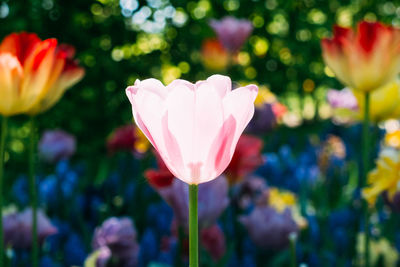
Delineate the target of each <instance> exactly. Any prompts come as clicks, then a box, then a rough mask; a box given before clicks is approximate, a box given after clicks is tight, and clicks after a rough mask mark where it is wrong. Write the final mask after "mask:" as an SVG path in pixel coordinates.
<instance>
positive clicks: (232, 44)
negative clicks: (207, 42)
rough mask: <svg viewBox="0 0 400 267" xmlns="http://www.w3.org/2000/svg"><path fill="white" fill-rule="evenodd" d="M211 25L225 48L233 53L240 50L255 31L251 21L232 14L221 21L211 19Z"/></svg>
mask: <svg viewBox="0 0 400 267" xmlns="http://www.w3.org/2000/svg"><path fill="white" fill-rule="evenodd" d="M210 26H211V27H212V28H213V29H214V31H215V33H216V34H217V36H218V39H219V41H220V42H221V43H222V45H223V46H224V47H225V49H226V50H228V51H229V52H231V53H236V52H238V51H239V50H240V48H241V47H242V45H243V44H244V42H245V41H246V40H247V38H248V37H249V35H250V34H251V32H252V31H253V25H252V24H251V22H250V21H248V20H246V19H237V18H234V17H230V16H228V17H224V18H223V19H221V20H219V21H218V20H214V19H213V20H211V21H210Z"/></svg>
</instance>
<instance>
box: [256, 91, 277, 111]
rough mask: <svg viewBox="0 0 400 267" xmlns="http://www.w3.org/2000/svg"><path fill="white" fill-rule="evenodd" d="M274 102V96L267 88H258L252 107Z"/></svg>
mask: <svg viewBox="0 0 400 267" xmlns="http://www.w3.org/2000/svg"><path fill="white" fill-rule="evenodd" d="M276 101H277V99H276V96H275V95H274V93H272V92H271V91H270V90H269V89H268V87H266V86H259V87H258V95H257V98H256V100H255V101H254V105H255V106H256V107H261V106H262V105H264V104H265V103H274V102H276Z"/></svg>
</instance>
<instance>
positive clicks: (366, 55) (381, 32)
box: [321, 21, 400, 92]
mask: <svg viewBox="0 0 400 267" xmlns="http://www.w3.org/2000/svg"><path fill="white" fill-rule="evenodd" d="M321 46H322V51H323V54H322V55H323V58H324V61H325V63H326V64H327V65H328V66H329V68H330V69H331V70H332V71H333V72H334V73H335V75H336V76H337V78H338V79H339V80H340V81H341V82H342V83H343V84H345V85H347V86H348V87H350V88H354V89H356V90H360V91H363V92H370V91H372V90H375V89H377V88H379V87H381V86H383V85H385V84H386V83H388V82H390V81H392V80H393V79H394V78H395V77H396V76H397V74H398V73H399V72H400V30H399V29H398V28H394V27H391V26H387V25H383V24H382V23H380V22H373V23H372V22H366V21H362V22H360V23H359V24H358V27H357V31H356V32H355V31H353V29H351V28H343V27H339V26H335V27H334V36H333V37H332V38H325V39H323V40H322V42H321Z"/></svg>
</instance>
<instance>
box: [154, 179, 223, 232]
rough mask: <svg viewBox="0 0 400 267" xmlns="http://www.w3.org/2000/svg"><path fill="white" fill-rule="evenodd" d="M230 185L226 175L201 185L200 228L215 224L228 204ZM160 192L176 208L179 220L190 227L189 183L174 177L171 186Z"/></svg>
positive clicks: (199, 203) (199, 195) (181, 223)
mask: <svg viewBox="0 0 400 267" xmlns="http://www.w3.org/2000/svg"><path fill="white" fill-rule="evenodd" d="M228 187H229V186H228V181H227V180H226V178H225V176H220V177H219V178H217V179H214V180H212V181H210V182H207V183H203V184H200V185H199V193H198V197H199V199H198V215H199V227H200V228H202V227H207V226H211V225H213V224H214V223H215V222H216V221H217V220H218V217H219V216H220V215H221V213H222V212H223V211H224V210H225V208H226V207H227V206H228V204H229V198H228ZM158 192H159V193H160V195H161V197H162V198H163V199H164V200H165V201H166V202H167V203H168V204H169V205H170V206H171V207H172V209H173V210H174V214H175V218H176V219H177V222H178V223H179V224H180V225H183V226H185V227H188V225H187V223H188V218H189V214H188V213H189V207H188V203H189V187H188V185H187V184H186V183H184V182H182V181H181V180H179V179H174V181H173V183H172V184H171V186H168V187H162V188H160V189H158Z"/></svg>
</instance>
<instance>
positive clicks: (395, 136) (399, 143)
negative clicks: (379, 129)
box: [385, 130, 400, 149]
mask: <svg viewBox="0 0 400 267" xmlns="http://www.w3.org/2000/svg"><path fill="white" fill-rule="evenodd" d="M385 145H386V146H390V147H393V148H397V149H400V130H397V131H394V132H392V133H387V134H386V135H385Z"/></svg>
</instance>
